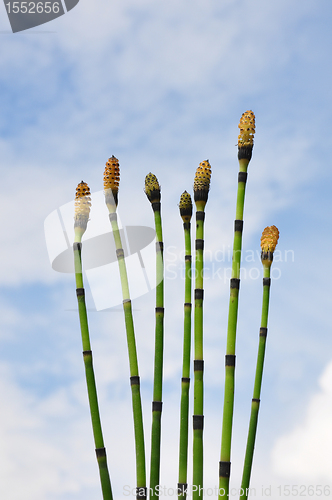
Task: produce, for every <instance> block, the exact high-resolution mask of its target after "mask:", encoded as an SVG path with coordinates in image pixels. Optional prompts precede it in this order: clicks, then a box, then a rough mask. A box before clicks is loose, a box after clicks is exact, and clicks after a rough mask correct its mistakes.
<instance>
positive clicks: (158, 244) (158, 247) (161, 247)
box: [156, 241, 164, 252]
mask: <svg viewBox="0 0 332 500" xmlns="http://www.w3.org/2000/svg"><path fill="white" fill-rule="evenodd" d="M163 251H164V243H163V242H162V241H157V242H156V252H163Z"/></svg>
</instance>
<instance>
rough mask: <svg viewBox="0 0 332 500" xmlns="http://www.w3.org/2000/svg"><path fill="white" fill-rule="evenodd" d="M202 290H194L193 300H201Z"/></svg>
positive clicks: (202, 296)
mask: <svg viewBox="0 0 332 500" xmlns="http://www.w3.org/2000/svg"><path fill="white" fill-rule="evenodd" d="M203 298H204V290H203V288H195V300H203Z"/></svg>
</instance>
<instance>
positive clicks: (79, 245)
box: [73, 241, 82, 251]
mask: <svg viewBox="0 0 332 500" xmlns="http://www.w3.org/2000/svg"><path fill="white" fill-rule="evenodd" d="M73 249H74V250H79V251H81V250H82V243H78V242H77V241H75V243H74V244H73Z"/></svg>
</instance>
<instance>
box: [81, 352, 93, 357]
mask: <svg viewBox="0 0 332 500" xmlns="http://www.w3.org/2000/svg"><path fill="white" fill-rule="evenodd" d="M87 356H92V351H83V358H85V357H87Z"/></svg>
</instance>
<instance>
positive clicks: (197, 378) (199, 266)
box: [193, 202, 205, 500]
mask: <svg viewBox="0 0 332 500" xmlns="http://www.w3.org/2000/svg"><path fill="white" fill-rule="evenodd" d="M196 208H197V211H196V258H195V315H194V340H195V360H194V416H193V435H194V438H193V490H194V491H193V500H199V499H201V489H202V488H203V418H204V417H203V389H204V387H203V368H204V361H203V246H204V216H205V212H204V208H205V203H202V202H196Z"/></svg>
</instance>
